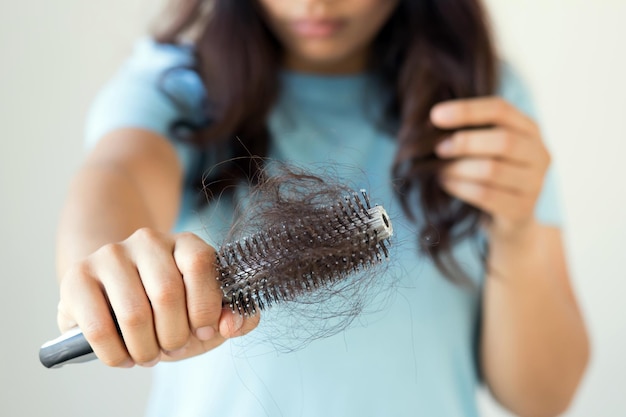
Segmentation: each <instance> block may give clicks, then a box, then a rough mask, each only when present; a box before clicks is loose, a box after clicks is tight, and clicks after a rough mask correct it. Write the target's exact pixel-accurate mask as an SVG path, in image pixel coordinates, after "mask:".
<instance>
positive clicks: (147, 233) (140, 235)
mask: <svg viewBox="0 0 626 417" xmlns="http://www.w3.org/2000/svg"><path fill="white" fill-rule="evenodd" d="M130 239H132V240H137V241H140V242H154V241H158V240H160V239H161V234H160V233H159V232H157V231H156V230H154V229H152V228H150V227H142V228H139V229H137V230H135V232H134V233H133V234H132V235H131V237H130Z"/></svg>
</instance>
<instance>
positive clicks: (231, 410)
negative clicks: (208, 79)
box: [86, 39, 559, 417]
mask: <svg viewBox="0 0 626 417" xmlns="http://www.w3.org/2000/svg"><path fill="white" fill-rule="evenodd" d="M192 63H193V55H192V52H191V49H189V48H187V47H182V46H170V45H159V44H156V43H154V42H153V41H151V40H149V39H144V40H141V41H140V42H138V44H137V46H136V49H135V52H134V53H133V55H132V56H131V57H130V59H129V60H128V61H127V62H126V63H125V65H124V66H123V67H122V68H121V69H120V71H119V72H118V73H117V74H116V75H115V77H113V79H112V80H111V81H110V82H109V83H108V84H107V85H106V86H105V87H104V88H103V89H102V91H101V92H100V94H99V95H98V97H97V98H96V100H95V101H94V104H93V107H92V109H91V112H90V114H89V118H88V121H87V131H86V137H87V144H88V146H92V145H93V144H94V143H95V142H96V141H97V140H98V139H99V138H101V137H102V136H103V135H104V134H105V133H107V132H109V131H111V130H114V129H116V128H122V127H141V128H145V129H149V130H151V131H154V132H156V133H159V134H160V135H162V136H164V137H170V136H171V133H170V129H169V128H170V125H171V123H172V122H173V121H175V120H179V119H180V118H181V116H184V118H185V119H188V120H194V121H197V122H198V123H200V122H202V119H203V116H204V115H203V114H202V108H203V107H202V103H203V101H204V99H205V91H204V89H203V86H202V83H201V82H200V79H199V78H198V76H197V74H195V73H194V72H192V71H190V70H188V69H184V67H188V66H189V65H190V64H192ZM173 68H178V69H174V70H173ZM164 74H166V76H165V77H164ZM503 75H504V76H503V82H502V85H501V88H500V93H501V94H502V95H503V96H504V97H505V98H506V99H508V100H509V101H511V102H512V103H514V104H515V105H516V106H518V107H519V108H520V109H522V110H523V111H525V112H526V113H529V114H531V113H532V109H531V107H530V101H529V98H528V95H527V94H526V92H525V89H524V88H523V86H522V84H521V83H520V82H519V80H518V79H517V78H516V77H514V76H513V75H512V73H511V71H510V70H509V69H508V68H507V67H504V70H503ZM380 94H381V93H380V91H377V90H376V87H375V85H374V83H373V82H372V80H371V79H370V78H368V76H366V75H350V76H334V77H323V76H314V75H306V74H298V73H289V72H287V73H283V74H282V75H281V93H280V97H279V99H278V102H277V103H276V104H275V107H274V108H273V111H272V113H271V116H270V118H269V127H270V131H271V136H272V142H271V145H270V156H271V157H272V158H276V159H283V160H288V161H293V162H297V163H298V165H299V166H305V167H308V168H310V169H311V170H326V169H327V168H328V167H329V166H332V170H333V171H332V172H333V175H336V176H338V177H340V178H342V180H343V181H344V182H346V183H349V184H351V185H353V186H354V187H355V188H356V189H358V188H366V189H367V190H368V191H369V193H370V194H371V196H372V198H373V199H374V202H375V203H378V204H381V205H383V206H384V207H385V208H386V209H387V211H388V212H389V215H390V217H391V219H392V221H393V226H394V234H395V236H394V240H393V245H392V247H391V254H390V259H391V261H390V262H389V264H388V268H387V269H386V272H385V274H384V276H382V277H381V283H382V284H381V286H383V287H384V286H385V285H386V283H393V285H392V286H391V288H390V289H389V291H381V294H379V295H376V296H374V297H373V298H372V305H373V307H374V308H372V309H371V310H372V311H367V312H366V313H364V314H363V315H362V316H361V317H359V319H358V320H357V321H356V322H355V323H353V325H351V327H349V328H348V329H347V330H345V331H342V332H341V333H339V334H337V335H335V336H331V337H328V338H322V339H319V340H315V341H312V342H311V343H309V344H308V345H306V346H305V347H304V348H302V349H296V350H294V351H291V352H284V351H282V350H281V349H279V348H277V347H279V346H282V345H281V341H280V340H268V339H267V338H266V339H264V338H262V337H259V338H257V337H256V336H255V335H268V334H269V335H271V334H272V329H273V328H274V329H275V328H276V327H280V326H281V320H283V319H284V318H285V317H284V316H280V315H277V316H276V317H274V316H272V314H271V312H268V314H263V315H262V320H261V325H260V326H259V329H257V330H255V331H254V332H252V333H251V334H250V335H248V336H245V337H243V338H240V339H233V340H231V341H228V342H226V343H225V344H223V345H222V346H220V347H219V348H217V349H215V350H213V351H211V352H208V353H207V354H204V355H201V356H198V357H194V358H190V359H187V360H184V361H180V362H174V363H161V364H159V365H157V366H156V367H155V369H154V383H153V387H152V393H151V396H150V399H149V405H148V409H147V415H148V416H150V417H157V416H179V417H191V416H221V417H225V416H289V417H291V416H302V417H308V416H330V415H340V416H358V417H362V416H372V415H391V416H413V417H415V416H424V417H438V416H441V417H461V416H463V417H470V416H476V415H477V405H476V398H475V393H476V388H477V387H478V385H479V381H480V378H479V375H478V369H477V367H478V365H477V361H476V340H477V335H478V332H479V329H478V316H479V309H480V295H481V294H480V291H481V290H480V288H481V283H482V280H483V274H484V271H483V268H482V265H481V258H480V248H479V245H477V238H476V237H475V238H468V239H466V240H464V241H462V242H460V243H459V244H458V245H457V246H456V247H455V249H454V252H455V256H456V257H457V259H459V261H460V263H461V264H462V265H463V267H464V268H465V270H466V272H467V273H468V274H469V275H470V276H471V277H472V278H473V279H474V280H475V282H477V283H478V284H479V285H478V286H477V288H476V289H475V290H468V289H465V288H460V287H458V286H455V285H453V284H451V283H450V282H449V281H448V280H446V279H445V278H444V277H443V276H442V275H441V273H440V272H439V271H438V270H437V269H436V268H435V267H434V265H433V264H432V262H430V261H429V259H428V258H427V257H424V256H422V255H419V254H418V248H417V242H416V230H418V227H419V225H415V224H412V223H410V222H409V221H408V220H407V219H406V217H405V216H404V214H403V213H402V210H401V208H400V206H399V203H398V201H397V200H396V198H395V197H394V195H393V187H392V178H391V176H390V168H391V165H392V161H393V156H394V154H395V152H396V141H395V140H394V139H393V138H391V137H389V135H388V134H387V133H385V132H383V131H381V130H380V129H378V126H379V125H378V124H377V122H378V121H379V118H380V116H381V112H382V110H383V109H382V101H383V100H382V99H381V95H380ZM171 140H172V143H174V145H175V146H176V149H177V151H178V153H179V155H180V159H181V161H182V162H183V166H184V167H185V173H186V176H187V177H188V178H187V181H186V183H187V184H192V183H194V181H193V178H189V177H190V176H195V175H198V155H197V153H196V152H194V151H193V149H192V148H191V147H190V146H187V145H184V144H181V143H180V142H179V141H176V140H175V139H174V138H171ZM201 168H202V167H201ZM204 168H210V167H204ZM197 193H198V191H197V190H196V189H195V188H194V187H193V186H191V185H189V186H188V187H187V188H186V190H185V195H184V196H183V205H182V209H181V213H180V216H179V219H178V223H177V225H176V230H181V231H182V230H189V231H193V232H195V233H198V234H199V235H200V236H202V237H204V238H205V239H206V240H207V241H208V242H209V243H211V244H213V245H215V246H217V245H219V242H220V239H221V236H222V233H223V232H224V228H225V225H227V224H228V222H229V221H230V218H231V215H232V207H231V205H230V203H228V202H226V201H223V202H220V203H217V204H211V205H209V206H206V207H204V208H202V209H199V208H198V206H197V205H196V204H195V202H196V201H197ZM536 215H537V218H538V219H539V220H540V221H542V222H544V223H549V224H556V225H558V224H559V213H558V207H557V202H556V199H555V191H554V186H553V178H552V174H550V175H549V176H548V178H547V180H546V183H545V185H544V190H543V192H542V195H541V197H540V199H539V202H538V204H537V207H536ZM366 310H367V309H366ZM291 324H293V323H291ZM285 325H287V324H285ZM287 346H289V345H288V344H287Z"/></svg>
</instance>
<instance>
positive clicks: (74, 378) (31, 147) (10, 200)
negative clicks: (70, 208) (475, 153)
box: [0, 0, 626, 417]
mask: <svg viewBox="0 0 626 417" xmlns="http://www.w3.org/2000/svg"><path fill="white" fill-rule="evenodd" d="M159 3H160V2H159ZM487 3H488V5H489V7H490V8H491V10H492V15H493V20H494V23H495V26H496V29H497V36H498V39H499V44H500V45H501V50H502V51H503V55H504V56H506V57H507V58H508V59H509V60H510V61H511V62H513V63H514V64H515V65H516V66H517V67H518V68H519V70H520V71H521V73H522V74H523V75H524V77H525V78H526V80H527V82H528V85H529V86H530V88H531V90H532V92H533V94H534V97H535V99H536V104H537V108H538V109H539V114H540V119H541V121H542V126H543V131H544V136H545V137H546V139H547V141H548V142H549V144H550V148H551V149H552V152H553V157H554V160H555V164H556V167H557V170H558V172H559V182H560V186H561V194H562V202H563V211H564V218H565V236H566V244H567V250H568V254H569V259H570V267H571V272H572V279H573V281H574V285H575V287H576V290H577V293H578V295H579V298H580V302H581V305H582V308H583V310H584V313H585V316H586V319H587V322H588V325H589V328H590V332H591V336H592V343H593V358H592V362H591V365H590V368H589V371H588V373H587V375H586V377H585V379H584V381H583V384H582V386H581V389H580V392H579V395H578V396H577V398H576V400H575V401H574V403H573V405H572V407H571V409H570V411H569V412H568V413H567V414H566V415H567V416H569V417H583V416H585V417H587V416H603V417H604V416H625V415H626V398H625V397H626V361H625V360H624V357H623V354H624V352H626V308H625V307H624V304H625V303H624V296H625V295H626V279H624V278H626V273H625V272H624V268H623V264H622V262H621V261H622V260H623V258H622V257H623V252H624V251H623V247H624V243H625V238H626V216H625V213H626V192H625V191H624V188H625V187H624V183H623V181H624V178H626V163H625V162H626V161H625V160H624V153H625V152H626V145H625V142H626V134H625V133H624V132H625V130H626V129H625V123H624V121H625V120H626V81H625V78H624V76H625V74H626V47H625V46H624V43H625V42H624V41H626V25H624V24H623V21H624V19H625V18H626V1H622V0H620V1H618V0H596V1H588V0H587V1H583V0H527V1H516V0H489V1H488V2H487ZM156 7H157V5H156V4H155V2H151V1H148V0H132V1H131V0H124V1H122V0H109V1H106V2H103V1H91V2H86V1H79V0H57V1H44V0H24V1H21V2H9V1H8V0H3V1H2V2H1V3H0V62H1V64H0V122H1V126H2V130H1V135H2V137H1V139H0V212H1V214H2V215H1V216H0V239H1V240H0V242H1V243H0V244H1V245H2V250H1V251H0V271H1V279H0V324H1V331H2V339H1V343H0V415H1V416H7V417H9V416H11V417H12V416H29V417H30V416H44V415H47V416H60V415H63V416H64V417H74V416H85V415H89V416H92V417H101V416H122V415H124V416H138V415H141V413H142V410H143V407H144V401H145V397H146V394H147V391H148V388H149V383H150V382H149V381H150V378H149V376H150V375H149V371H147V370H145V369H141V368H135V369H133V370H130V371H129V370H117V369H108V368H106V367H105V366H103V365H101V364H100V363H98V362H93V363H89V364H84V365H80V366H69V367H65V368H63V369H61V370H47V369H45V368H43V367H42V366H41V365H40V364H39V361H38V359H37V352H38V348H39V346H40V345H41V343H42V342H43V341H45V340H47V339H50V338H52V337H54V336H56V334H57V329H56V319H55V315H56V304H57V301H58V290H57V286H56V282H55V266H54V240H55V229H56V221H57V218H58V215H59V211H60V208H61V205H62V201H63V198H64V196H65V193H66V190H67V186H68V182H69V180H70V178H71V176H72V174H73V173H74V172H75V171H76V169H77V167H78V165H79V163H80V159H81V157H82V156H83V150H82V126H83V118H84V116H85V112H86V109H87V107H88V105H89V103H90V100H91V99H92V97H93V95H94V94H95V92H96V91H97V89H98V88H99V86H100V85H101V84H102V83H103V82H105V80H106V79H107V78H108V77H110V76H111V74H112V72H113V71H114V70H115V69H116V68H117V67H118V65H119V64H120V62H121V60H122V59H123V58H124V57H126V56H127V55H128V53H129V52H130V48H131V45H132V43H133V41H134V39H135V38H136V37H138V36H140V35H141V34H143V33H144V31H145V30H146V27H147V22H148V21H149V18H150V17H151V16H153V15H154V11H155V10H156ZM565 348H566V347H565ZM481 406H482V407H483V409H484V410H485V411H484V415H485V416H487V417H502V416H506V415H507V414H506V413H504V412H502V411H501V410H500V409H499V408H498V407H497V406H496V405H495V404H494V403H493V401H492V400H491V399H490V398H489V396H488V395H487V394H485V393H483V394H481Z"/></svg>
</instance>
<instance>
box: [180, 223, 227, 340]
mask: <svg viewBox="0 0 626 417" xmlns="http://www.w3.org/2000/svg"><path fill="white" fill-rule="evenodd" d="M174 259H175V261H176V265H177V266H178V269H179V271H180V273H181V274H182V277H183V280H184V283H185V297H186V301H187V315H188V319H189V325H190V326H191V329H192V331H193V332H194V335H195V336H196V337H197V338H198V339H199V340H201V341H208V340H210V339H212V338H213V337H215V336H216V333H217V332H218V322H219V318H220V315H221V312H222V291H221V289H220V286H219V282H218V280H217V275H216V274H217V272H216V268H215V250H214V249H213V248H212V247H211V246H210V245H208V244H207V243H206V242H204V241H203V240H202V239H200V238H199V237H198V236H196V235H194V234H192V233H183V234H180V235H178V236H177V238H176V243H175V247H174Z"/></svg>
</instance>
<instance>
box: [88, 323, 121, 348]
mask: <svg viewBox="0 0 626 417" xmlns="http://www.w3.org/2000/svg"><path fill="white" fill-rule="evenodd" d="M81 331H82V332H83V334H84V335H85V338H86V339H87V340H88V341H89V343H90V344H93V345H94V346H104V345H107V344H109V342H110V341H111V340H112V339H113V338H115V337H119V336H118V334H117V330H116V329H115V327H114V326H113V325H110V324H106V323H104V322H101V321H91V322H88V323H86V324H82V325H81Z"/></svg>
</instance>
